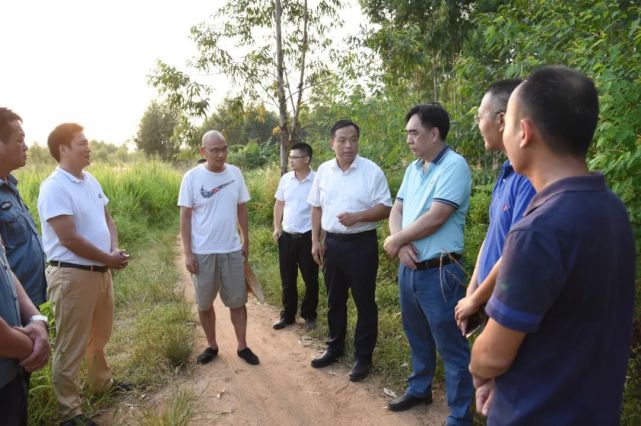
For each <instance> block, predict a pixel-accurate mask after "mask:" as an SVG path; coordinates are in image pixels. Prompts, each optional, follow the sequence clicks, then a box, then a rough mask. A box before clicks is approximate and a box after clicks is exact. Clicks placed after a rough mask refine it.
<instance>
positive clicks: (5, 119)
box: [0, 107, 22, 142]
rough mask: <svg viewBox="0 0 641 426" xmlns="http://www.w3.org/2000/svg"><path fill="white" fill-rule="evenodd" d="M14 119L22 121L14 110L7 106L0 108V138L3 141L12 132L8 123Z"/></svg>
mask: <svg viewBox="0 0 641 426" xmlns="http://www.w3.org/2000/svg"><path fill="white" fill-rule="evenodd" d="M14 121H19V122H21V123H22V118H20V116H19V115H18V114H16V113H15V112H13V111H11V110H10V109H9V108H4V107H2V108H0V140H2V141H3V142H4V141H6V140H7V139H9V137H10V136H11V134H12V133H13V129H12V128H11V126H10V124H11V123H13V122H14Z"/></svg>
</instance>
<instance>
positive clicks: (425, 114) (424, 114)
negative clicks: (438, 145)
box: [405, 102, 450, 141]
mask: <svg viewBox="0 0 641 426" xmlns="http://www.w3.org/2000/svg"><path fill="white" fill-rule="evenodd" d="M414 115H418V118H419V119H420V120H421V124H422V125H423V127H429V128H432V127H436V128H437V129H438V133H439V136H440V137H441V140H443V141H444V140H445V138H446V137H447V132H449V131H450V116H449V115H448V114H447V111H445V108H443V106H442V105H441V104H440V103H438V102H429V103H426V104H419V105H415V106H413V107H412V109H410V110H409V111H408V113H407V114H405V123H407V122H408V121H410V118H412V117H413V116H414Z"/></svg>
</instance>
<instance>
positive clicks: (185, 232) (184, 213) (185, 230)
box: [180, 207, 192, 254]
mask: <svg viewBox="0 0 641 426" xmlns="http://www.w3.org/2000/svg"><path fill="white" fill-rule="evenodd" d="M180 239H181V240H182V242H183V252H184V253H185V254H192V251H191V209H189V210H188V208H187V207H181V208H180Z"/></svg>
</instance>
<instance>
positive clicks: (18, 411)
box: [0, 373, 29, 426]
mask: <svg viewBox="0 0 641 426" xmlns="http://www.w3.org/2000/svg"><path fill="white" fill-rule="evenodd" d="M28 380H29V379H28V376H27V375H26V374H22V373H18V374H16V377H15V378H13V380H11V381H10V382H9V383H7V384H6V385H4V386H3V387H2V388H0V424H2V425H6V426H26V425H27V392H28V389H29V385H28Z"/></svg>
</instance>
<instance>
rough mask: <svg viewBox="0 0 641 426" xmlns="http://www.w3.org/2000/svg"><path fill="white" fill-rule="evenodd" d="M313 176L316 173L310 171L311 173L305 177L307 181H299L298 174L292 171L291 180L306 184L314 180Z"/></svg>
mask: <svg viewBox="0 0 641 426" xmlns="http://www.w3.org/2000/svg"><path fill="white" fill-rule="evenodd" d="M313 175H314V171H313V170H311V169H310V170H309V173H307V176H305V179H303V180H298V178H297V177H296V173H295V172H294V171H293V170H292V176H291V179H292V180H295V181H298V182H306V181H308V180H310V179H311V178H312V176H313Z"/></svg>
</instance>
